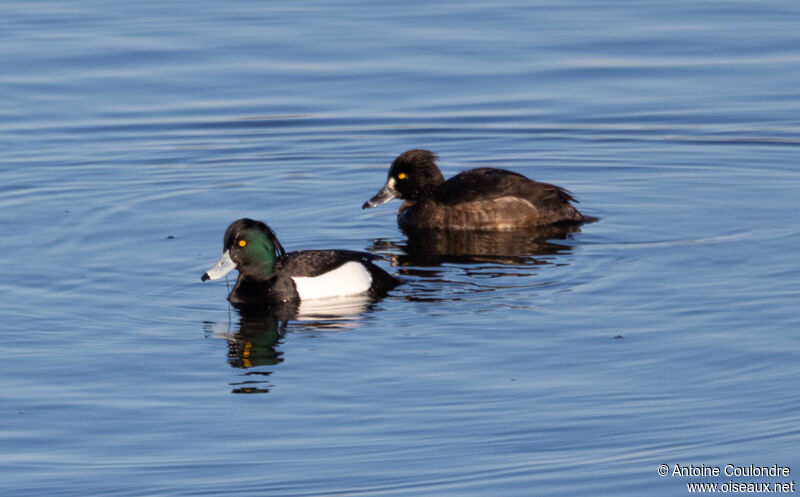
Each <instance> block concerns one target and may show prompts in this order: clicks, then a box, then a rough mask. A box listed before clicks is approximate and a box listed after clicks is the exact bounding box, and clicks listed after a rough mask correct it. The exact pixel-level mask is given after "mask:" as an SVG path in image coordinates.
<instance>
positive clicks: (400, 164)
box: [364, 150, 597, 230]
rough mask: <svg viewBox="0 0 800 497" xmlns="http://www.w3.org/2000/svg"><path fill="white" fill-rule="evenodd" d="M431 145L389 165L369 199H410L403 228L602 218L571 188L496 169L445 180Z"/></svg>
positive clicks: (501, 226) (401, 218) (500, 226)
mask: <svg viewBox="0 0 800 497" xmlns="http://www.w3.org/2000/svg"><path fill="white" fill-rule="evenodd" d="M436 159H437V156H436V155H435V154H434V153H432V152H429V151H427V150H409V151H407V152H404V153H402V154H400V156H398V157H397V158H396V159H395V160H394V162H393V163H392V166H391V168H390V169H389V177H388V179H387V181H386V185H385V186H384V188H383V189H382V190H381V191H380V192H379V193H378V194H377V195H375V197H373V198H372V199H370V200H369V201H367V202H366V203H365V204H364V208H367V207H377V206H378V205H381V204H383V203H385V202H387V201H389V200H391V199H392V198H401V199H403V200H405V201H406V202H405V203H404V204H403V205H402V206H401V207H400V211H399V212H398V215H397V222H398V224H399V225H400V226H402V227H407V228H417V229H448V230H506V229H515V228H529V227H534V226H546V225H551V224H557V223H563V224H579V223H585V222H591V221H596V220H597V218H593V217H590V216H584V215H583V214H581V213H580V212H578V210H577V209H576V208H575V207H574V206H573V205H572V202H577V201H576V200H575V198H574V197H573V196H572V194H570V192H569V191H567V190H565V189H564V188H561V187H559V186H556V185H551V184H549V183H541V182H538V181H533V180H531V179H528V178H526V177H525V176H523V175H521V174H518V173H514V172H511V171H506V170H503V169H494V168H488V167H484V168H478V169H470V170H468V171H463V172H461V173H459V174H457V175H455V176H453V177H452V178H450V179H449V180H447V181H445V180H444V177H443V176H442V174H441V172H440V171H439V168H438V167H437V166H436V163H435V160H436Z"/></svg>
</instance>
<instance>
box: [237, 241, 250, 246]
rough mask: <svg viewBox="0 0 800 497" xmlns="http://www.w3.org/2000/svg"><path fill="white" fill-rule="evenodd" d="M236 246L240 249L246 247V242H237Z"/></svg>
mask: <svg viewBox="0 0 800 497" xmlns="http://www.w3.org/2000/svg"><path fill="white" fill-rule="evenodd" d="M236 244H237V245H239V246H240V247H246V246H247V240H239V241H238V242H236Z"/></svg>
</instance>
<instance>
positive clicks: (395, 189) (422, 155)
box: [362, 149, 444, 209]
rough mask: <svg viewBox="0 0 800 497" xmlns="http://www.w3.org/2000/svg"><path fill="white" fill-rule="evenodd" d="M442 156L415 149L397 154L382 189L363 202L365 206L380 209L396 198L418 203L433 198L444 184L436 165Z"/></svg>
mask: <svg viewBox="0 0 800 497" xmlns="http://www.w3.org/2000/svg"><path fill="white" fill-rule="evenodd" d="M438 158H439V157H438V156H437V155H436V154H434V153H433V152H431V151H429V150H422V149H415V150H409V151H407V152H403V153H402V154H400V155H398V156H397V158H396V159H395V160H394V162H392V166H391V167H390V168H389V176H388V178H387V180H386V184H385V185H384V187H383V189H382V190H381V191H380V192H378V194H377V195H375V196H374V197H372V198H371V199H369V200H368V201H367V202H365V203H364V205H363V207H362V208H364V209H366V208H367V207H377V206H379V205H381V204H385V203H386V202H388V201H389V200H392V199H393V198H400V199H403V200H408V201H411V202H419V201H420V200H424V199H426V198H429V197H431V196H432V195H433V192H434V191H435V190H436V188H438V187H439V185H441V184H442V183H444V176H442V172H441V171H439V168H438V167H437V166H436V160H437V159H438Z"/></svg>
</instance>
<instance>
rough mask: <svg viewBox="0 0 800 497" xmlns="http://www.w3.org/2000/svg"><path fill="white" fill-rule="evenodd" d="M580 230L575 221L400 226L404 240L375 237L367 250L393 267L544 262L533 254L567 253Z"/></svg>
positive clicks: (552, 254)
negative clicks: (481, 227) (461, 227)
mask: <svg viewBox="0 0 800 497" xmlns="http://www.w3.org/2000/svg"><path fill="white" fill-rule="evenodd" d="M580 231H581V229H580V226H578V225H576V224H569V225H563V226H562V225H550V226H541V227H534V228H521V229H513V230H503V231H456V230H420V229H412V228H403V232H404V233H405V235H406V237H407V238H406V240H405V241H392V240H387V239H378V240H375V242H373V245H372V247H370V251H372V252H376V253H381V254H384V255H387V256H388V257H389V258H390V259H391V261H392V265H394V266H438V265H441V264H444V263H481V262H489V263H496V264H515V265H516V264H526V265H529V264H544V263H545V262H544V261H542V260H539V259H537V257H538V258H541V257H547V256H555V255H563V254H568V253H570V252H571V250H572V248H573V247H572V245H571V244H570V243H569V241H570V240H571V239H572V236H573V235H574V234H575V233H580ZM387 251H389V253H388V254H387ZM397 251H400V252H401V253H400V254H397V253H396V252H397ZM391 252H394V253H391Z"/></svg>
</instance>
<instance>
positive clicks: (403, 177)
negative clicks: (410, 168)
mask: <svg viewBox="0 0 800 497" xmlns="http://www.w3.org/2000/svg"><path fill="white" fill-rule="evenodd" d="M397 179H406V173H400V174H398V175H397Z"/></svg>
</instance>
